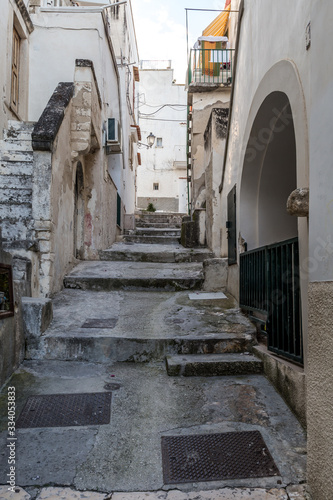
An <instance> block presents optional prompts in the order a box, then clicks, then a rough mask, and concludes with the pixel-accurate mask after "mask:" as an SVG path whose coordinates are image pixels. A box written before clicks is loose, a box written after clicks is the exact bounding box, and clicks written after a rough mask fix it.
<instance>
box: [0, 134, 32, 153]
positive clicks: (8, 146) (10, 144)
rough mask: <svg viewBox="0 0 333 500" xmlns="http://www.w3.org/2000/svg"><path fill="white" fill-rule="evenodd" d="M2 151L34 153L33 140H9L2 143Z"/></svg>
mask: <svg viewBox="0 0 333 500" xmlns="http://www.w3.org/2000/svg"><path fill="white" fill-rule="evenodd" d="M0 150H1V151H20V152H21V151H24V152H30V153H32V151H33V149H32V142H31V138H30V140H29V139H26V140H23V139H16V138H15V139H14V140H11V139H7V140H5V141H0Z"/></svg>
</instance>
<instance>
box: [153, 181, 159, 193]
mask: <svg viewBox="0 0 333 500" xmlns="http://www.w3.org/2000/svg"><path fill="white" fill-rule="evenodd" d="M153 189H154V191H158V189H159V184H158V182H154V184H153Z"/></svg>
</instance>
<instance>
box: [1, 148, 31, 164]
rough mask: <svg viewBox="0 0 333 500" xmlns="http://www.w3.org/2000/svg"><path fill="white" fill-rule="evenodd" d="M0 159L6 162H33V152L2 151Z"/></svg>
mask: <svg viewBox="0 0 333 500" xmlns="http://www.w3.org/2000/svg"><path fill="white" fill-rule="evenodd" d="M0 160H1V161H5V162H30V163H32V162H33V153H32V152H31V151H30V152H29V151H6V150H4V151H0Z"/></svg>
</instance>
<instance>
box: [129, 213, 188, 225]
mask: <svg viewBox="0 0 333 500" xmlns="http://www.w3.org/2000/svg"><path fill="white" fill-rule="evenodd" d="M183 215H184V214H178V213H176V214H175V213H156V212H154V213H141V214H136V217H135V218H136V220H138V221H142V222H147V223H167V224H175V223H176V224H181V222H182V218H183Z"/></svg>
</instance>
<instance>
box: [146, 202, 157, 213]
mask: <svg viewBox="0 0 333 500" xmlns="http://www.w3.org/2000/svg"><path fill="white" fill-rule="evenodd" d="M146 210H147V212H156V208H155V207H154V205H153V204H152V203H148V207H147V208H146Z"/></svg>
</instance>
